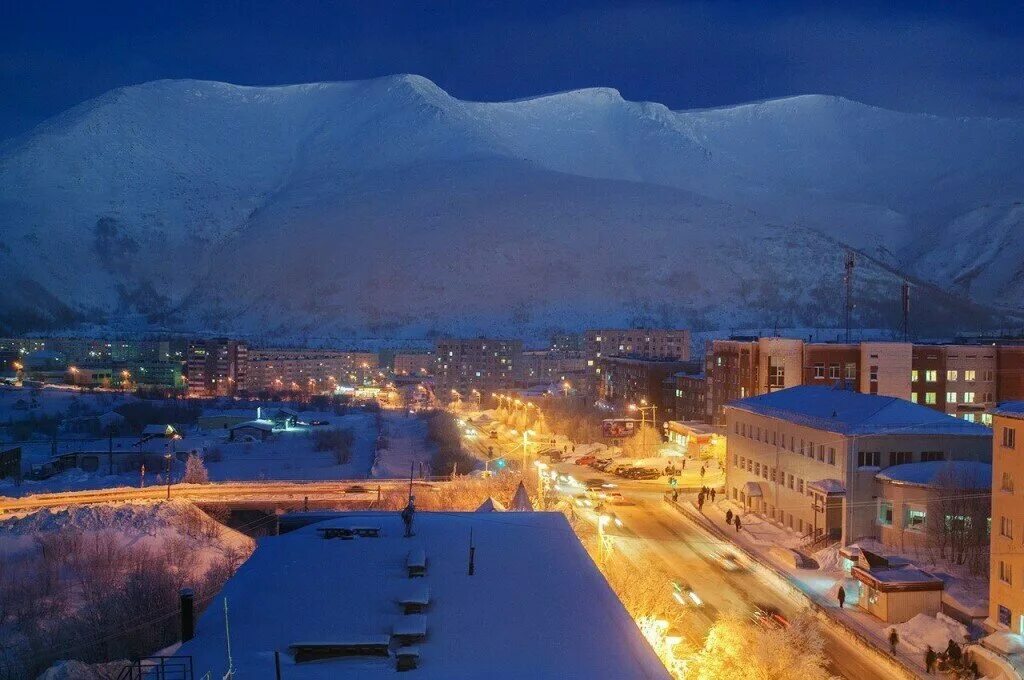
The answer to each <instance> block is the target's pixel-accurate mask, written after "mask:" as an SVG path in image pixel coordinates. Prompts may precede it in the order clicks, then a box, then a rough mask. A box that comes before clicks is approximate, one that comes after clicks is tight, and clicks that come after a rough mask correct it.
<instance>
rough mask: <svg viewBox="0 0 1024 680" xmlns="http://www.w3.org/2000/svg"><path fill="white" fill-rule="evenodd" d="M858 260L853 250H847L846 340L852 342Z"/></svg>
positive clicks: (844, 278)
mask: <svg viewBox="0 0 1024 680" xmlns="http://www.w3.org/2000/svg"><path fill="white" fill-rule="evenodd" d="M855 264H856V260H855V258H854V255H853V251H852V250H847V251H846V263H845V265H844V268H845V270H846V273H845V274H844V275H843V283H844V284H845V288H846V342H850V317H851V316H852V313H853V267H854V265H855Z"/></svg>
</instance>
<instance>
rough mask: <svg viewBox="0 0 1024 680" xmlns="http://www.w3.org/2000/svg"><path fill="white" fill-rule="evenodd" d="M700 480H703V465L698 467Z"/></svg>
mask: <svg viewBox="0 0 1024 680" xmlns="http://www.w3.org/2000/svg"><path fill="white" fill-rule="evenodd" d="M700 478H701V479H704V466H703V465H701V466H700Z"/></svg>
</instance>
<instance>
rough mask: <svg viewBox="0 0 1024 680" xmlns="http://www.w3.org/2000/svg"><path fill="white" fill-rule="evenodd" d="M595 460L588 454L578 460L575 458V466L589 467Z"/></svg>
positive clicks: (592, 455)
mask: <svg viewBox="0 0 1024 680" xmlns="http://www.w3.org/2000/svg"><path fill="white" fill-rule="evenodd" d="M595 460H597V458H595V457H594V454H592V453H588V454H587V455H585V456H580V457H579V458H577V459H576V464H577V465H590V464H591V463H593V462H594V461H595Z"/></svg>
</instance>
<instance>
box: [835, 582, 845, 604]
mask: <svg viewBox="0 0 1024 680" xmlns="http://www.w3.org/2000/svg"><path fill="white" fill-rule="evenodd" d="M836 599H838V600H839V608H840V609H842V608H843V605H844V604H846V591H845V590H844V589H843V587H842V586H839V592H837V593H836Z"/></svg>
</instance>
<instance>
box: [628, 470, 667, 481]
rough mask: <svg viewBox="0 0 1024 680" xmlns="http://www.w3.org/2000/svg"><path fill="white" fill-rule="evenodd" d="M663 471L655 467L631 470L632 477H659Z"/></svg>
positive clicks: (630, 476)
mask: <svg viewBox="0 0 1024 680" xmlns="http://www.w3.org/2000/svg"><path fill="white" fill-rule="evenodd" d="M659 477H661V473H660V472H658V471H657V470H655V469H653V468H633V469H632V470H630V473H629V478H630V479H658V478H659Z"/></svg>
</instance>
